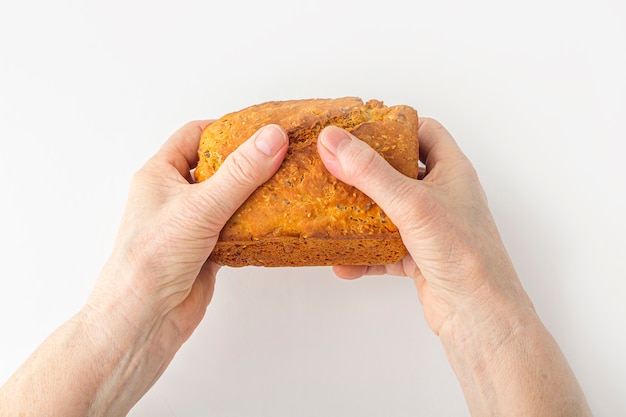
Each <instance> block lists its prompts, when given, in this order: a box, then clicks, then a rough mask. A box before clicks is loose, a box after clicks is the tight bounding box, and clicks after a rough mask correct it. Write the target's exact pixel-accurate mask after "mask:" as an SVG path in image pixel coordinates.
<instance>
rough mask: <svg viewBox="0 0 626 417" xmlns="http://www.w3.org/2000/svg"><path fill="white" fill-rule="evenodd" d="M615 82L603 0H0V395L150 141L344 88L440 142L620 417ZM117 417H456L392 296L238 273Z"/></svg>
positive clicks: (368, 288)
mask: <svg viewBox="0 0 626 417" xmlns="http://www.w3.org/2000/svg"><path fill="white" fill-rule="evenodd" d="M9 4H10V5H9ZM625 74H626V6H625V5H624V2H622V1H619V0H614V1H610V0H596V1H594V2H593V4H592V2H582V1H568V2H565V1H563V2H554V1H552V2H551V1H539V0H529V1H525V2H515V3H510V4H509V3H506V2H502V1H495V0H494V1H485V0H477V1H462V0H458V1H431V2H423V1H414V2H409V1H406V2H402V1H393V0H386V1H382V0H379V1H376V2H372V1H364V0H360V1H339V0H335V1H330V0H319V1H306V2H305V1H287V0H284V1H280V0H269V1H249V2H237V1H231V2H226V1H223V2H208V1H207V2H201V1H177V2H170V3H169V4H168V3H167V2H165V1H160V2H159V1H156V2H153V1H143V2H133V1H107V2H104V1H103V2H82V1H68V0H59V1H54V2H48V1H43V0H40V1H21V2H17V1H12V2H9V1H3V3H2V6H0V190H1V204H0V246H1V247H0V261H1V262H0V280H1V281H0V383H2V382H4V381H5V380H6V379H7V378H8V377H9V376H10V374H11V373H12V372H13V371H14V370H15V369H16V368H17V367H18V366H19V364H20V363H22V362H23V361H24V360H25V359H26V358H27V357H28V355H29V354H30V353H31V352H32V351H33V349H35V347H36V346H37V345H38V344H39V343H40V342H41V341H42V340H43V339H44V338H45V336H46V335H47V334H49V333H50V332H51V331H53V330H54V329H55V328H56V327H57V326H58V325H60V324H61V323H62V322H64V321H65V320H66V319H67V318H69V317H70V316H71V315H72V314H74V313H75V312H76V311H77V310H78V309H79V308H80V307H81V305H82V303H83V302H84V300H85V298H86V296H87V294H88V293H89V290H90V288H91V286H92V284H93V282H94V280H95V278H96V276H97V275H98V272H99V270H100V268H101V267H102V265H103V263H104V262H105V261H106V259H107V256H108V253H109V251H110V249H111V245H112V241H113V238H114V235H115V233H116V229H117V225H118V222H119V218H120V215H121V212H122V210H123V207H124V203H125V198H126V193H127V190H128V184H129V179H130V176H131V175H132V173H133V172H134V171H135V170H137V169H138V168H139V167H140V166H141V165H142V164H143V163H144V162H145V160H146V159H147V158H148V157H149V156H150V155H152V154H153V153H154V152H155V151H156V150H157V149H158V148H159V146H160V145H161V144H162V143H163V141H164V140H165V139H166V138H167V137H168V136H169V135H170V133H172V132H173V131H174V130H176V129H177V128H178V127H179V126H180V125H182V124H183V123H185V122H187V121H188V120H192V119H198V118H214V117H219V116H221V115H222V114H224V113H227V112H230V111H234V110H238V109H240V108H242V107H246V106H248V105H250V104H254V103H259V102H263V101H268V100H281V99H293V98H310V97H340V96H346V95H352V96H360V97H362V98H364V99H369V98H377V99H381V100H384V101H385V103H387V104H390V105H391V104H409V105H412V106H414V107H416V108H417V109H418V110H419V112H420V114H422V115H425V116H432V117H435V118H437V119H439V120H440V121H442V122H443V123H444V124H445V125H446V126H447V127H448V128H449V130H450V131H451V132H452V133H453V135H454V136H455V137H456V139H457V141H458V142H459V144H460V146H461V147H462V148H463V150H464V151H465V152H466V153H467V155H468V156H469V157H470V159H471V160H472V161H473V163H474V165H475V166H476V169H477V170H478V173H479V175H480V177H481V180H482V182H483V185H484V187H485V190H486V192H487V195H488V196H489V201H490V205H491V208H492V211H493V214H494V216H495V217H496V221H497V222H498V225H499V227H500V230H501V233H502V235H503V238H504V240H505V243H506V245H507V247H508V249H509V251H510V254H511V256H512V258H513V260H514V262H515V265H516V267H517V269H518V272H519V274H520V276H521V279H522V281H523V284H524V286H525V288H526V289H527V291H528V292H529V294H530V295H531V297H532V299H533V301H534V302H535V305H536V308H537V310H538V311H539V314H540V316H541V317H542V319H543V320H544V322H545V324H546V325H547V326H548V328H549V329H550V330H551V331H552V333H553V334H554V336H555V337H556V339H557V341H558V342H559V344H560V346H561V347H562V349H563V351H564V353H565V355H566V356H567V358H568V360H569V362H570V364H571V366H572V367H573V369H574V371H575V373H576V374H577V376H578V378H579V380H580V382H581V384H582V386H583V388H584V390H585V392H586V394H587V397H588V400H589V402H590V404H591V406H592V408H593V410H594V412H595V413H596V415H597V416H617V415H621V416H623V415H626V395H624V387H626V359H625V358H624V352H626V324H625V323H626V301H625V300H626V290H625V285H624V282H625V280H626V268H625V266H624V252H625V249H626V220H625V216H624V213H625V212H626V197H625V194H626V185H625V178H626V175H625V174H624V165H623V164H624V162H623V161H624V156H623V155H624V149H625V147H624V141H625V139H626V127H625V126H626V76H625ZM131 415H132V416H409V415H428V416H452V415H455V416H466V415H468V412H467V410H466V407H465V402H464V398H463V395H462V393H461V390H460V388H459V385H458V383H457V381H456V379H455V377H454V374H453V373H452V371H451V369H450V367H449V365H448V363H447V361H446V359H445V356H444V354H443V351H442V348H441V346H440V344H439V341H438V339H437V338H436V337H435V336H434V335H433V334H432V333H431V332H430V330H429V329H428V328H427V326H426V324H425V322H424V319H423V317H422V310H421V306H420V304H419V301H418V299H417V296H416V293H415V290H414V288H413V285H412V283H411V282H410V281H409V280H407V279H402V278H393V277H391V278H390V277H387V278H382V277H370V278H365V279H362V280H359V281H356V282H344V281H340V280H338V279H336V278H334V277H333V275H332V272H331V271H330V269H327V268H305V269H270V270H266V269H259V268H244V269H237V270H236V269H224V270H222V271H221V272H220V275H219V277H218V283H217V287H216V293H215V297H214V301H213V302H212V304H211V305H210V307H209V310H208V312H207V316H206V318H205V320H204V321H203V322H202V324H201V325H200V327H199V328H198V329H197V331H196V332H195V333H194V335H193V336H192V338H191V339H190V340H189V341H188V342H187V343H186V344H185V345H184V346H183V348H182V350H181V351H180V352H179V354H178V356H177V357H176V358H175V359H174V361H173V362H172V364H171V366H170V367H169V368H168V370H167V371H166V372H165V374H164V375H163V377H162V378H161V380H160V381H159V382H158V383H157V384H156V385H155V386H154V388H153V389H152V390H151V391H150V392H149V393H148V394H147V395H146V396H145V397H144V398H143V399H142V400H141V401H140V402H139V403H138V404H137V406H136V407H135V408H134V410H133V411H132V412H131Z"/></svg>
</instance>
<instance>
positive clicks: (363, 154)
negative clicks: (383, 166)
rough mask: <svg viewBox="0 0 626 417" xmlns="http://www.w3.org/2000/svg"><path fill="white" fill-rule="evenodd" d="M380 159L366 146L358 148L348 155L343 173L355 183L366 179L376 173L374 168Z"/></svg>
mask: <svg viewBox="0 0 626 417" xmlns="http://www.w3.org/2000/svg"><path fill="white" fill-rule="evenodd" d="M364 145H365V144H364ZM380 158H382V157H381V156H380V155H378V154H377V153H376V151H374V150H373V149H372V148H370V147H369V146H368V145H365V146H359V147H358V148H356V149H355V150H354V151H353V152H352V153H350V154H349V155H348V158H347V160H346V163H345V165H344V173H345V174H346V175H347V176H348V178H350V179H351V180H353V181H355V182H358V181H360V180H363V179H366V178H367V177H369V176H370V175H371V174H372V173H374V172H377V170H376V167H377V166H378V165H379V164H380V162H381V161H380Z"/></svg>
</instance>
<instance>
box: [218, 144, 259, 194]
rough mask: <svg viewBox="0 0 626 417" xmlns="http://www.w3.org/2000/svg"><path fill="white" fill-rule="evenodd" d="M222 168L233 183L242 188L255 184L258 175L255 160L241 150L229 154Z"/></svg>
mask: <svg viewBox="0 0 626 417" xmlns="http://www.w3.org/2000/svg"><path fill="white" fill-rule="evenodd" d="M223 168H225V171H226V174H228V176H229V177H230V179H231V180H232V181H233V182H234V183H235V185H237V186H240V187H244V188H247V187H250V186H252V185H253V184H255V183H256V182H257V177H258V176H259V173H258V169H257V167H256V164H255V161H254V160H253V159H252V158H250V157H249V156H248V155H246V154H245V153H243V152H234V153H232V154H230V156H229V157H228V159H227V160H226V162H225V163H224V165H223Z"/></svg>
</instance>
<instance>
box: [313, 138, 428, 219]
mask: <svg viewBox="0 0 626 417" xmlns="http://www.w3.org/2000/svg"><path fill="white" fill-rule="evenodd" d="M317 148H318V152H319V154H320V157H321V158H322V162H324V165H325V166H326V169H328V171H329V172H330V173H331V174H332V175H334V176H335V177H337V179H339V180H341V181H343V182H345V183H346V184H349V185H352V186H354V187H356V188H358V189H359V190H361V191H362V192H364V193H365V194H367V195H368V196H369V197H370V198H371V199H372V200H374V201H375V202H376V204H378V205H379V206H380V207H381V208H382V209H383V210H384V212H385V214H387V216H389V218H391V220H392V221H393V222H394V223H395V224H396V226H398V228H400V230H402V229H403V226H404V225H403V222H404V221H405V219H408V218H409V217H410V216H408V214H409V213H410V211H411V207H412V206H413V202H414V199H413V197H414V196H415V194H416V190H418V189H419V184H418V183H417V181H414V180H413V179H411V178H409V177H407V176H406V175H404V174H402V173H401V172H399V171H397V170H396V169H395V168H394V167H393V166H391V165H390V164H389V163H388V162H387V161H385V159H384V158H383V157H382V156H380V155H379V154H378V153H377V152H376V151H375V150H374V149H372V148H371V147H370V146H369V145H368V144H367V143H365V142H363V141H362V140H360V139H358V138H356V137H355V136H353V135H351V134H350V133H348V132H346V131H345V130H343V129H340V128H338V127H335V126H329V127H326V128H325V129H324V130H322V132H321V133H320V136H319V140H318V142H317Z"/></svg>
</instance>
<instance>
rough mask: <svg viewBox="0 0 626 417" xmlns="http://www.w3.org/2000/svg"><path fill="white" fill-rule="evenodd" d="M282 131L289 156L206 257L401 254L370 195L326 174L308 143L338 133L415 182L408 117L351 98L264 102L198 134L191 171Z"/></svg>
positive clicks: (211, 169)
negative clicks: (274, 127)
mask: <svg viewBox="0 0 626 417" xmlns="http://www.w3.org/2000/svg"><path fill="white" fill-rule="evenodd" d="M270 123H275V124H278V125H280V126H282V127H283V128H285V130H286V131H287V133H288V135H289V142H290V144H289V150H288V152H287V156H286V157H285V160H284V162H283V164H282V165H281V167H280V169H279V170H278V172H277V173H276V174H275V175H274V176H273V177H272V178H271V179H270V180H268V181H267V182H266V183H265V184H263V185H262V186H261V187H259V188H258V189H257V190H256V191H255V192H254V193H253V194H252V195H251V196H250V198H249V199H248V200H247V201H246V202H245V203H244V204H243V206H241V208H240V209H239V210H238V211H237V212H236V213H235V214H234V215H233V216H232V217H231V219H230V220H229V221H228V223H227V224H226V226H225V227H224V229H223V230H222V233H221V235H220V239H219V242H218V244H217V246H216V248H215V250H214V251H213V253H212V254H211V259H212V260H214V261H215V262H217V263H219V264H223V265H230V266H244V265H263V266H305V265H309V266H311V265H379V264H388V263H394V262H396V261H398V260H400V259H401V258H402V257H403V256H404V255H405V254H406V249H405V248H404V246H403V244H402V241H401V239H400V235H399V233H398V230H397V228H396V226H395V225H394V224H393V223H392V222H391V221H390V220H389V219H388V218H387V217H386V216H385V214H384V213H383V211H382V210H381V209H380V208H379V207H378V206H377V205H376V203H374V202H373V201H372V200H371V199H370V198H369V197H367V196H366V195H365V194H363V193H361V192H360V191H359V190H357V189H356V188H354V187H351V186H348V185H346V184H344V183H342V182H340V181H338V180H337V179H336V178H335V177H333V176H332V175H331V174H330V173H329V172H328V171H327V170H326V168H325V167H324V165H323V163H322V161H321V159H320V157H319V155H318V153H317V137H318V135H319V133H320V131H321V130H322V129H323V128H324V127H326V126H329V125H335V126H339V127H342V128H344V129H346V130H348V131H350V132H351V133H352V134H354V135H355V136H356V137H358V138H360V139H362V140H364V141H365V142H367V143H368V144H369V145H370V146H372V147H373V148H374V149H375V150H377V151H378V152H379V153H380V154H381V155H382V156H383V157H384V158H385V159H386V160H387V161H388V162H389V163H390V164H391V165H393V166H394V167H395V168H396V169H397V170H399V171H400V172H402V173H404V174H405V175H407V176H409V177H412V178H416V177H417V170H418V144H417V112H416V111H415V110H414V109H412V108H411V107H408V106H393V107H387V106H385V105H384V104H383V103H382V102H380V101H376V100H370V101H368V102H367V103H365V104H364V103H363V101H362V100H361V99H359V98H353V97H346V98H340V99H309V100H291V101H282V102H268V103H263V104H259V105H255V106H251V107H248V108H246V109H243V110H241V111H238V112H235V113H230V114H228V115H225V116H223V117H222V118H220V119H219V120H217V121H216V122H214V123H212V124H211V125H209V126H207V127H206V129H205V130H204V132H203V134H202V137H201V140H200V147H199V150H198V156H199V162H198V166H197V168H196V171H195V177H196V180H197V181H203V180H204V179H206V178H208V177H210V176H211V175H213V173H215V171H216V170H217V169H218V168H219V166H220V165H221V164H222V162H223V161H224V160H225V159H226V157H227V156H228V155H229V154H230V153H231V152H233V151H234V150H235V149H236V148H237V147H238V146H239V145H240V144H241V143H243V142H244V141H245V140H247V139H248V138H249V137H250V136H252V134H253V133H254V132H255V131H256V130H257V129H259V128H260V127H262V126H264V125H267V124H270Z"/></svg>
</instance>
